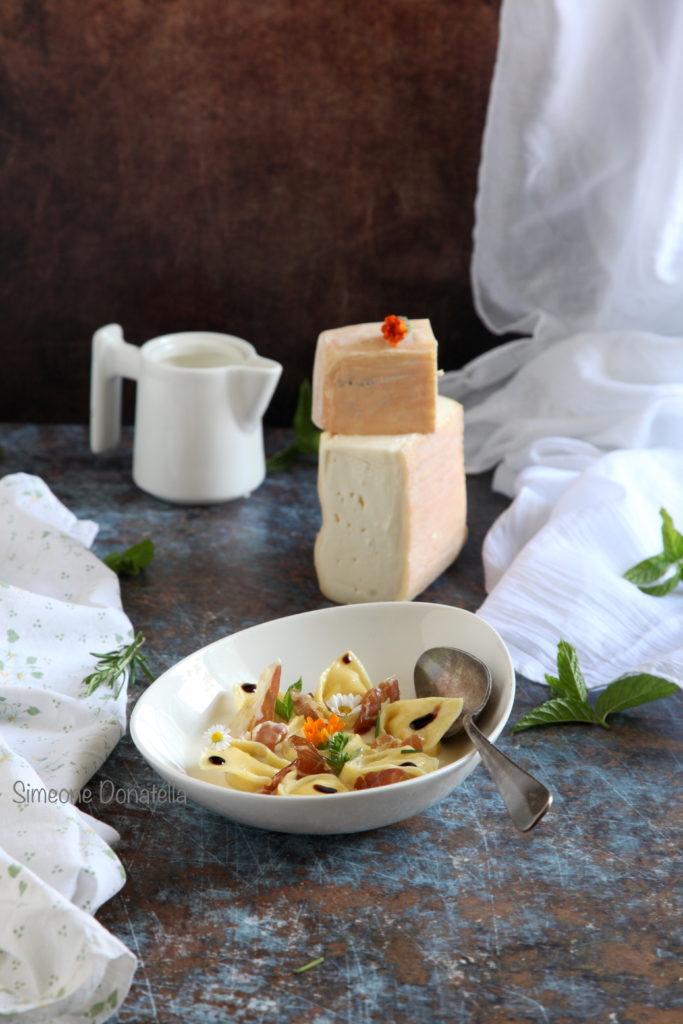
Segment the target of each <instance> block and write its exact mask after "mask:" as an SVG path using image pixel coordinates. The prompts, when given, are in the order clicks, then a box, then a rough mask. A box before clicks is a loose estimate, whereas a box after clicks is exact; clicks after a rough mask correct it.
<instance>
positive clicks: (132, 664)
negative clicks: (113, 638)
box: [83, 633, 154, 698]
mask: <svg viewBox="0 0 683 1024" xmlns="http://www.w3.org/2000/svg"><path fill="white" fill-rule="evenodd" d="M144 642H145V638H144V636H143V635H142V633H137V634H136V636H135V639H134V640H133V641H132V642H131V643H129V644H122V645H121V647H117V648H116V650H113V651H106V652H105V653H103V654H100V653H98V652H97V651H91V652H90V653H91V655H92V656H93V658H98V659H99V660H98V662H97V664H96V665H95V671H94V672H91V673H90V675H89V676H86V677H85V679H84V680H83V683H84V685H85V687H86V691H85V695H86V697H89V696H90V694H91V693H94V692H95V690H97V689H98V687H100V686H108V687H109V688H110V689H111V690H114V698H116V697H118V696H119V694H120V693H121V690H122V689H123V684H124V683H125V681H126V670H128V671H129V672H130V682H131V683H134V682H135V680H136V678H137V675H138V672H142V673H143V674H144V675H146V676H147V678H148V679H154V676H153V674H152V672H151V671H150V668H149V665H148V664H147V658H146V657H145V655H144V654H141V653H140V648H141V647H142V645H143V644H144ZM117 684H118V685H117Z"/></svg>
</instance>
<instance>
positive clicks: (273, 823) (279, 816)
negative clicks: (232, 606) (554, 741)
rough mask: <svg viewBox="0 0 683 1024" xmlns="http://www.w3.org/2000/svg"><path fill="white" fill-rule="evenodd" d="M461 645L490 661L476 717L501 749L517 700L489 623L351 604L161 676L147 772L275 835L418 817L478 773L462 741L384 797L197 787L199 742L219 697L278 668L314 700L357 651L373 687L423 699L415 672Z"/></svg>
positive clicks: (142, 722)
mask: <svg viewBox="0 0 683 1024" xmlns="http://www.w3.org/2000/svg"><path fill="white" fill-rule="evenodd" d="M438 646H450V647H459V648H461V649H463V650H466V651H470V652H471V653H472V654H475V655H477V656H478V657H479V658H481V659H482V661H484V662H486V664H487V665H488V666H489V668H490V670H491V674H492V676H493V692H492V695H491V699H490V700H489V703H488V705H487V707H486V709H485V710H484V712H483V713H482V714H481V715H480V717H479V719H478V724H479V726H480V728H481V730H482V732H483V733H484V735H485V736H488V738H489V739H490V740H495V739H496V737H497V736H498V735H499V733H500V732H501V730H502V728H503V726H504V725H505V723H506V721H507V719H508V716H509V714H510V711H511V709H512V702H513V700H514V694H515V673H514V669H513V666H512V661H511V659H510V655H509V653H508V651H507V648H506V647H505V644H504V643H503V641H502V640H501V638H500V637H499V636H498V634H497V633H496V632H495V630H493V629H492V628H491V626H489V625H488V624H487V623H486V622H485V621H484V620H483V619H480V618H479V617H478V616H476V615H473V614H472V613H471V612H467V611H464V610H463V609H462V608H450V607H447V606H446V605H438V604H423V603H419V602H415V603H413V602H387V603H377V604H357V605H343V606H340V607H334V608H324V609H321V610H319V611H313V612H305V613H302V614H300V615H291V616H288V617H287V618H282V619H274V620H273V621H271V622H265V623H263V624H262V625H260V626H252V627H251V628H250V629H245V630H243V631H242V632H240V633H233V634H232V636H227V637H225V638H224V639H222V640H217V641H216V642H215V643H213V644H209V646H208V647H204V648H202V649H201V650H199V651H197V652H196V653H194V654H191V655H190V656H189V657H187V658H184V659H183V660H182V661H180V662H179V663H178V664H177V665H175V666H174V667H173V668H171V669H169V670H168V671H167V672H164V674H163V675H161V676H160V677H159V678H158V679H157V680H156V681H155V682H154V683H152V685H151V686H150V687H149V688H148V689H147V690H146V692H145V693H144V694H143V695H142V697H140V699H139V700H138V702H137V704H136V706H135V708H134V709H133V714H132V717H131V723H130V728H131V735H132V737H133V741H134V743H135V745H136V746H137V748H138V749H139V750H140V752H141V753H142V755H143V756H144V757H145V758H146V760H147V761H148V762H149V764H151V765H152V767H153V768H155V769H156V771H157V772H158V773H159V774H160V775H161V776H162V777H163V778H164V779H165V780H166V781H167V782H168V783H169V785H171V786H172V787H174V788H175V789H176V790H177V791H179V792H183V793H185V794H186V796H187V797H189V798H191V799H192V800H196V801H197V803H200V804H203V805H204V806H205V807H208V808H210V809H211V810H212V811H215V812H217V813H218V814H222V815H224V816H225V817H227V818H230V819H232V820H233V821H237V822H241V823H242V824H245V825H253V826H256V827H257V828H262V829H272V830H273V831H276V832H303V833H311V834H312V833H316V834H334V833H345V832H362V831H364V830H366V829H372V828H378V827H380V826H382V825H389V824H391V823H392V822H395V821H400V820H402V819H403V818H409V817H411V816H412V815H414V814H418V813H419V812H420V811H423V810H424V809H425V808H426V807H429V806H430V805H431V804H434V803H436V802H437V801H438V800H441V799H442V798H443V797H445V796H446V795H447V794H448V793H450V792H451V791H452V790H454V789H455V788H456V787H457V786H459V785H460V784H461V782H463V780H464V779H466V778H467V776H468V775H469V774H470V773H471V772H472V771H473V770H474V768H475V767H476V766H477V764H478V763H479V755H478V754H477V753H476V752H475V750H474V748H473V747H472V745H471V743H470V741H469V740H468V739H467V737H466V736H465V735H464V733H461V734H460V735H459V736H457V737H455V738H454V739H453V740H451V741H449V742H448V743H446V744H444V745H443V748H442V753H441V756H440V760H441V761H442V767H441V768H439V769H438V770H437V771H435V772H431V773H429V774H428V775H423V776H420V777H418V778H415V779H409V780H406V781H405V782H399V783H396V784H394V785H390V786H382V787H379V788H376V789H370V790H364V791H359V792H353V793H335V794H334V795H320V796H286V797H285V796H280V797H277V796H266V795H263V794H260V793H243V792H238V791H236V790H231V789H226V788H224V787H223V786H217V785H214V784H213V783H210V782H206V781H205V780H203V779H199V778H193V776H192V772H193V771H196V765H197V761H198V759H199V754H200V747H201V737H202V734H203V733H204V731H205V730H206V729H208V727H209V726H210V725H211V723H212V718H211V715H212V706H213V705H214V702H215V700H216V697H217V695H218V694H219V693H220V692H221V691H222V690H224V689H231V688H232V687H233V686H234V685H235V684H236V683H239V682H242V681H244V680H256V679H257V678H258V676H259V674H260V673H261V671H262V670H263V668H264V667H265V666H266V665H268V664H270V663H271V662H272V661H275V659H277V658H279V659H281V661H282V685H283V689H284V687H285V686H287V685H289V684H290V683H292V682H294V680H296V679H298V678H299V677H300V676H301V677H302V678H303V690H304V692H309V691H314V690H315V689H316V686H317V684H318V680H319V678H320V674H321V673H322V671H323V670H324V669H325V668H326V667H327V666H328V665H329V664H330V662H332V661H333V660H334V659H335V658H337V657H339V655H341V654H343V652H344V651H346V650H351V651H353V652H354V654H355V655H356V656H357V657H358V658H359V659H360V660H361V662H362V663H363V665H364V666H365V668H366V670H367V672H368V675H369V676H370V679H371V680H372V682H373V683H378V682H381V680H382V679H385V678H387V676H390V675H395V676H397V677H398V681H399V686H400V691H401V696H402V697H412V696H414V695H415V690H414V686H413V670H414V667H415V662H416V661H417V659H418V657H419V656H420V654H422V652H423V651H425V650H426V649H427V648H429V647H438Z"/></svg>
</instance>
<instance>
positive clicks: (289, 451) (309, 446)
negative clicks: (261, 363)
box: [266, 380, 321, 473]
mask: <svg viewBox="0 0 683 1024" xmlns="http://www.w3.org/2000/svg"><path fill="white" fill-rule="evenodd" d="M312 408H313V399H312V390H311V382H310V381H309V380H303V381H302V382H301V385H300V387H299V396H298V399H297V403H296V409H295V411H294V421H293V423H292V426H293V427H294V436H295V437H296V441H294V443H293V444H289V445H287V447H286V448H282V449H281V450H280V451H279V452H275V454H274V455H271V456H270V458H269V459H267V460H266V470H267V472H269V473H276V472H277V471H278V470H280V469H287V467H288V466H291V465H292V463H293V462H296V461H297V460H298V459H299V456H301V455H317V454H318V448H319V446H320V434H321V431H320V430H319V429H318V428H317V427H316V425H315V424H314V423H313V420H312V419H311V412H312Z"/></svg>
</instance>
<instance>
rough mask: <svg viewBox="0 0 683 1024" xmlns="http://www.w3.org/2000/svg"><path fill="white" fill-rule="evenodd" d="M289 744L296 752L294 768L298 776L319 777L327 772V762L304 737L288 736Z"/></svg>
mask: <svg viewBox="0 0 683 1024" xmlns="http://www.w3.org/2000/svg"><path fill="white" fill-rule="evenodd" d="M289 742H290V743H291V745H292V746H293V747H294V748H295V750H296V762H295V763H296V768H297V771H298V772H299V775H319V774H320V773H321V772H326V771H328V770H329V768H328V764H327V761H326V760H325V758H324V757H323V755H322V754H321V753H320V751H319V750H316V748H315V747H314V746H313V744H312V743H311V742H310V740H307V739H306V738H305V737H304V736H290V738H289Z"/></svg>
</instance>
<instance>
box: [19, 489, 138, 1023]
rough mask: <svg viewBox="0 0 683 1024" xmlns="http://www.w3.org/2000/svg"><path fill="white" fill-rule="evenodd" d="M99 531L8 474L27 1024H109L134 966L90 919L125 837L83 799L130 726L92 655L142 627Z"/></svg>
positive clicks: (116, 867)
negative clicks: (98, 686) (97, 548)
mask: <svg viewBox="0 0 683 1024" xmlns="http://www.w3.org/2000/svg"><path fill="white" fill-rule="evenodd" d="M96 533H97V525H96V524H95V523H92V522H89V521H86V520H82V521H79V520H78V519H76V517H75V516H74V515H73V514H72V513H71V512H70V511H69V510H68V509H67V508H65V507H64V505H62V504H61V502H59V501H58V500H57V498H56V497H55V496H54V494H52V492H51V491H50V489H49V488H48V487H47V485H46V484H45V483H44V482H43V481H42V480H41V479H39V478H38V477H34V476H28V475H27V474H24V473H17V474H13V475H11V476H6V477H4V478H3V479H0V909H1V916H0V1016H2V1017H3V1018H4V1019H6V1020H9V1021H22V1022H23V1024H27V1022H30V1024H33V1022H36V1024H38V1022H40V1024H43V1022H45V1024H48V1022H50V1024H53V1022H54V1024H58V1022H59V1024H71V1022H74V1024H75V1022H76V1021H83V1020H84V1019H87V1020H89V1021H91V1022H94V1024H99V1022H101V1021H104V1020H106V1019H107V1018H108V1017H110V1016H111V1015H112V1014H113V1013H114V1012H115V1010H116V1009H117V1007H118V1006H119V1005H120V1004H121V1002H122V1001H123V999H124V998H125V996H126V993H127V992H128V989H129V986H130V983H131V979H132V976H133V972H134V970H135V966H136V960H135V957H134V956H133V954H132V953H131V952H130V951H129V950H128V949H127V948H126V947H125V946H124V945H123V944H122V943H121V942H120V941H119V940H118V939H116V938H115V937H114V936H112V935H110V934H109V933H108V932H107V931H106V930H105V929H104V928H103V927H102V926H101V925H100V924H98V922H97V921H96V920H95V919H94V918H93V917H92V916H91V915H92V914H94V913H95V911H96V910H97V909H98V907H100V906H101V904H102V903H104V902H105V901H106V900H108V899H109V898H110V897H111V896H113V895H114V893H116V892H117V891H118V890H119V889H120V888H121V886H122V885H123V882H124V879H125V875H124V872H123V868H122V866H121V864H120V862H119V860H118V858H117V857H116V854H115V853H114V852H113V850H112V849H111V846H110V844H111V843H113V842H115V841H116V840H117V838H118V836H117V834H116V832H115V831H114V830H113V829H112V828H110V827H109V826H107V825H104V824H103V823H102V822H98V821H96V820H95V819H94V818H91V817H90V816H89V815H86V814H84V813H83V812H82V811H80V810H78V808H77V807H76V806H75V803H76V802H77V800H78V796H79V792H80V791H81V788H82V787H83V786H84V785H85V783H86V782H87V781H88V779H89V778H90V777H91V775H92V774H93V773H94V772H95V771H97V769H98V768H99V767H100V765H101V764H102V763H103V761H104V760H105V759H106V757H107V756H108V755H109V754H110V752H111V751H112V750H113V748H114V746H115V745H116V743H117V742H118V740H119V739H120V737H121V735H122V734H123V731H124V729H125V708H126V692H125V691H126V688H125V687H124V688H123V689H122V691H121V693H120V694H119V696H118V697H115V696H114V695H113V693H112V691H111V690H108V689H107V690H96V691H95V692H94V693H93V694H91V695H90V696H85V690H84V686H83V679H84V677H85V676H86V675H87V674H88V673H89V672H90V671H92V667H93V664H94V662H95V660H96V659H95V658H93V655H92V653H91V652H93V651H98V652H102V651H109V650H112V649H113V648H116V647H119V646H121V644H122V643H123V642H124V641H126V640H128V639H130V638H132V632H133V631H132V628H131V624H130V621H129V619H128V618H127V616H126V615H125V614H124V612H123V610H122V608H121V600H120V594H119V587H118V580H117V578H116V576H115V575H114V573H112V572H111V570H110V569H108V568H107V567H106V566H105V565H104V564H103V563H102V562H101V561H100V560H99V559H97V558H96V557H95V556H94V555H93V554H92V553H91V552H90V551H89V546H90V544H92V542H93V540H94V538H95V535H96Z"/></svg>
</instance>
